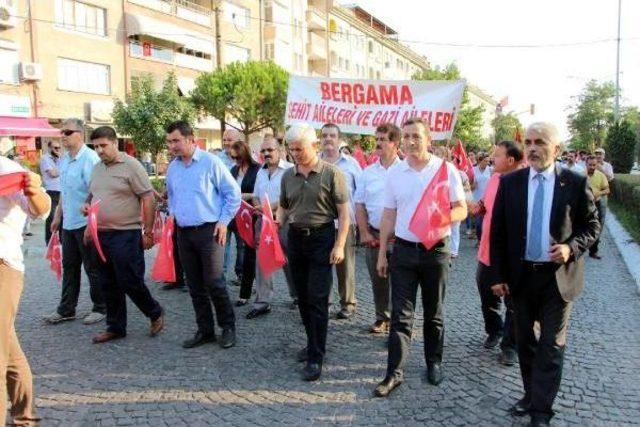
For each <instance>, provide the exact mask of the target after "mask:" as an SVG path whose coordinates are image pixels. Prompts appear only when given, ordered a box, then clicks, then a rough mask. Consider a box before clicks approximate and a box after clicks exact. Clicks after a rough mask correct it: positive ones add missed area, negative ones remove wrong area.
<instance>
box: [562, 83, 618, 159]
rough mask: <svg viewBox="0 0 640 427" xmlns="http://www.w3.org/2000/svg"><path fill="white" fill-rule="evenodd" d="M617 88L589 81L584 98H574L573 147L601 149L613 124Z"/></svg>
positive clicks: (571, 115) (571, 122)
mask: <svg viewBox="0 0 640 427" xmlns="http://www.w3.org/2000/svg"><path fill="white" fill-rule="evenodd" d="M614 97H615V85H614V84H613V83H612V82H604V83H598V82H597V81H595V80H591V81H589V82H588V83H587V84H586V86H585V87H584V89H583V90H582V92H581V93H580V95H577V96H574V97H573V99H574V100H575V104H574V105H572V106H571V107H570V113H569V115H568V120H567V125H568V127H569V131H570V133H571V147H572V148H574V149H580V150H587V151H593V150H594V149H595V148H597V147H601V146H602V145H603V144H604V142H605V139H606V137H607V129H608V128H609V126H610V125H611V124H612V123H613V104H614Z"/></svg>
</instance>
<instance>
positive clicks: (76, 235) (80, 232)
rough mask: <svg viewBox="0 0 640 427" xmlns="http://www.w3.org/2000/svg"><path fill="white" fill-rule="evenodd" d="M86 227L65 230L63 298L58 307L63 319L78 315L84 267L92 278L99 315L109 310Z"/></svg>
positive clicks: (93, 294)
mask: <svg viewBox="0 0 640 427" xmlns="http://www.w3.org/2000/svg"><path fill="white" fill-rule="evenodd" d="M84 229H85V227H82V228H78V229H77V230H64V229H61V232H60V233H61V234H60V241H61V243H62V296H61V298H60V304H59V305H58V314H60V315H61V316H65V317H66V316H75V314H76V306H77V305H78V297H79V296H80V278H81V277H80V276H81V271H80V267H81V266H82V265H83V264H84V271H85V273H87V278H88V279H89V295H90V296H91V301H93V309H92V311H95V312H96V313H102V314H104V313H106V311H107V307H106V305H105V302H104V297H103V295H102V289H101V287H100V284H99V278H98V273H97V265H98V262H100V261H99V260H98V253H97V252H96V250H95V247H94V246H93V243H90V244H89V245H86V246H85V244H84V243H83V242H82V237H83V236H84Z"/></svg>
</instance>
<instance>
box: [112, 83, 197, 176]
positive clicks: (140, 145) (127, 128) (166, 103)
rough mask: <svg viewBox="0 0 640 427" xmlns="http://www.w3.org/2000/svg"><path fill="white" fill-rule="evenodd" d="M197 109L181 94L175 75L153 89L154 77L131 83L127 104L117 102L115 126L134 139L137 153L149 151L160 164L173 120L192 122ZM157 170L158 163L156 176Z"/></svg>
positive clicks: (115, 104) (114, 109)
mask: <svg viewBox="0 0 640 427" xmlns="http://www.w3.org/2000/svg"><path fill="white" fill-rule="evenodd" d="M194 119H195V109H194V108H193V106H192V105H191V103H190V102H188V101H187V100H186V99H184V98H182V97H181V96H180V94H179V93H178V85H177V81H176V76H175V75H174V74H173V73H169V75H168V76H167V78H166V79H165V81H164V83H163V85H162V89H161V90H160V91H157V90H156V89H155V88H154V80H153V77H152V76H151V75H143V76H140V77H138V78H135V79H133V80H132V81H131V93H130V94H127V96H126V98H125V100H124V101H122V100H120V99H116V100H115V102H114V107H113V124H114V125H115V128H116V130H117V131H118V132H119V133H121V134H123V135H128V136H129V137H131V139H133V142H134V144H135V146H136V151H140V152H141V151H149V152H150V153H151V154H152V155H153V157H154V159H156V161H157V154H158V153H159V152H160V151H161V150H163V149H164V148H165V137H166V134H165V129H166V127H167V126H168V125H169V124H170V123H171V122H173V121H176V120H186V121H187V122H189V123H193V121H194ZM157 171H158V167H157V164H156V174H157Z"/></svg>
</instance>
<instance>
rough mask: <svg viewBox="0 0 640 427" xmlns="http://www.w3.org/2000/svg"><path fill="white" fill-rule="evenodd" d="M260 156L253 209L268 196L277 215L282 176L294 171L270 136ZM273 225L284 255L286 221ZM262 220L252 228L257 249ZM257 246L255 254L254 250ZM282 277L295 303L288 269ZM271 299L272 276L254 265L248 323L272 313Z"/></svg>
mask: <svg viewBox="0 0 640 427" xmlns="http://www.w3.org/2000/svg"><path fill="white" fill-rule="evenodd" d="M260 154H262V156H263V158H264V165H263V166H262V167H261V168H260V170H259V171H258V175H257V176H256V183H255V185H254V187H253V198H254V199H253V202H254V205H255V206H261V205H262V202H263V199H264V196H265V194H267V195H268V196H269V203H270V204H271V212H272V213H273V214H274V216H275V215H276V212H277V211H278V206H279V204H280V184H281V182H282V175H284V172H285V171H286V170H287V169H289V168H291V167H293V163H289V162H287V161H286V160H283V159H281V158H280V149H279V147H278V141H277V140H276V139H275V138H274V137H273V135H268V136H267V135H265V138H264V142H263V143H262V145H261V146H260ZM276 221H278V223H280V228H279V230H278V234H279V236H280V243H281V244H282V245H283V247H282V250H283V251H285V252H286V246H285V245H286V243H287V230H288V225H287V221H286V220H285V221H283V220H281V219H280V218H276ZM261 223H262V221H261V219H258V221H257V222H256V226H255V236H256V238H255V239H254V241H255V242H256V245H259V244H260V239H259V238H257V236H260V230H261ZM257 249H258V248H257V246H256V250H257ZM283 269H284V274H285V278H286V280H287V286H288V287H289V295H290V296H291V299H292V300H293V301H294V303H295V301H296V300H297V294H296V290H295V287H294V286H293V282H292V281H291V274H290V273H289V266H288V265H286V264H285V265H284V267H283ZM272 298H273V279H272V276H269V277H266V276H265V275H264V273H263V272H262V270H261V268H260V263H259V262H256V300H255V302H254V303H253V309H252V310H251V311H250V312H249V313H248V314H247V319H253V318H256V317H258V316H261V315H264V314H267V313H269V312H270V311H271V299H272Z"/></svg>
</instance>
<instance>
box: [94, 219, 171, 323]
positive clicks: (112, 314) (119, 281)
mask: <svg viewBox="0 0 640 427" xmlns="http://www.w3.org/2000/svg"><path fill="white" fill-rule="evenodd" d="M98 238H99V239H100V245H101V246H102V251H103V252H104V256H105V257H106V258H107V262H105V263H103V262H102V261H101V260H100V261H99V262H98V269H97V271H98V277H99V281H100V285H101V286H102V291H103V293H104V298H105V301H106V302H107V331H108V332H113V333H116V334H119V335H126V334H127V300H126V298H125V295H126V296H128V297H129V298H130V299H131V301H132V302H133V303H134V304H135V305H136V307H138V309H139V310H140V311H141V312H142V314H144V315H145V316H147V317H148V318H149V319H151V320H152V321H153V320H156V319H157V318H158V317H160V315H161V314H162V307H160V304H158V301H156V300H155V299H153V297H152V296H151V292H149V288H147V285H145V283H144V250H143V248H142V232H141V231H140V230H114V231H99V232H98Z"/></svg>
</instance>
